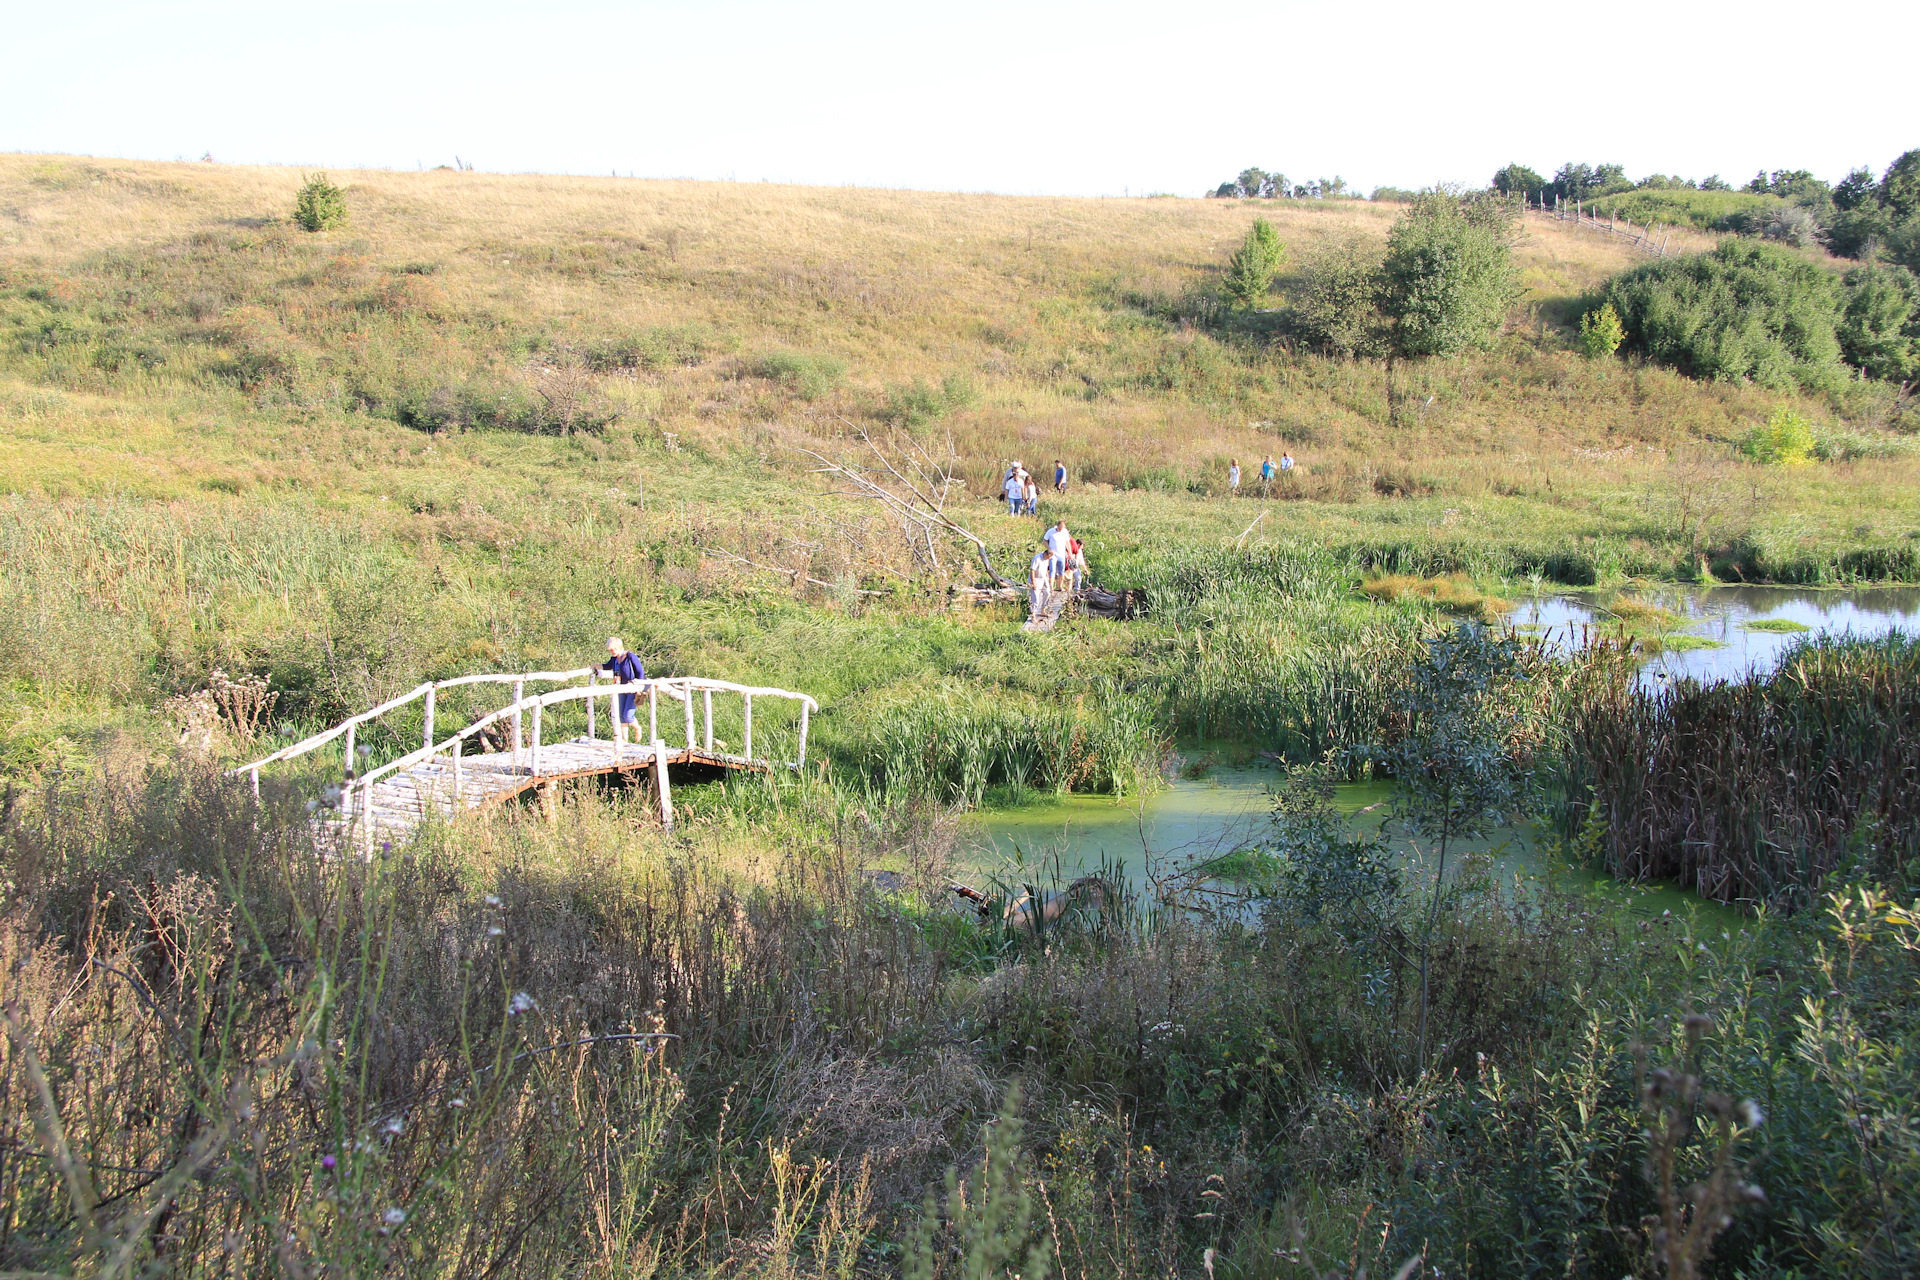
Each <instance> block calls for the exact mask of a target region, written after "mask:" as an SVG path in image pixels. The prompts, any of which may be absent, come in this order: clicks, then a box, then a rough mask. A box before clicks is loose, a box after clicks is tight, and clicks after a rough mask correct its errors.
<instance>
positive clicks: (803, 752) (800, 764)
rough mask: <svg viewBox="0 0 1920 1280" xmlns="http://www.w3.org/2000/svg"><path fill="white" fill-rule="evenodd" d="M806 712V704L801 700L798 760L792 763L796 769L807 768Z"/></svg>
mask: <svg viewBox="0 0 1920 1280" xmlns="http://www.w3.org/2000/svg"><path fill="white" fill-rule="evenodd" d="M807 710H808V706H807V703H806V702H805V701H804V700H802V702H801V703H800V758H799V759H798V760H795V761H794V767H795V768H796V769H804V768H806V767H807Z"/></svg>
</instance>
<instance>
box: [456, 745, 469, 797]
mask: <svg viewBox="0 0 1920 1280" xmlns="http://www.w3.org/2000/svg"><path fill="white" fill-rule="evenodd" d="M466 742H467V740H466V739H465V738H455V739H454V740H453V807H454V808H456V809H458V808H459V807H460V805H461V801H462V799H463V795H462V791H461V786H460V784H461V782H462V779H461V777H460V748H461V747H463V746H465V745H466Z"/></svg>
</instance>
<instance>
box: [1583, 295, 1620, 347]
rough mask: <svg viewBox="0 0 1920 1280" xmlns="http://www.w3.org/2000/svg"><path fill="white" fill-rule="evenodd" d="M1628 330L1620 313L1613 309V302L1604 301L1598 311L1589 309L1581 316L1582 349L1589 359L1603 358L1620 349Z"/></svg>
mask: <svg viewBox="0 0 1920 1280" xmlns="http://www.w3.org/2000/svg"><path fill="white" fill-rule="evenodd" d="M1626 337H1627V330H1626V327H1625V326H1624V325H1622V324H1621V323H1620V313H1619V312H1618V311H1615V310H1614V309H1613V304H1612V303H1611V302H1603V303H1601V304H1600V308H1599V310H1597V311H1589V312H1587V313H1586V314H1585V315H1583V316H1581V317H1580V349H1581V350H1582V351H1584V352H1586V354H1587V359H1589V360H1602V359H1605V358H1606V357H1607V356H1610V355H1612V354H1613V353H1614V352H1616V351H1618V350H1619V349H1620V344H1621V343H1622V342H1624V341H1626Z"/></svg>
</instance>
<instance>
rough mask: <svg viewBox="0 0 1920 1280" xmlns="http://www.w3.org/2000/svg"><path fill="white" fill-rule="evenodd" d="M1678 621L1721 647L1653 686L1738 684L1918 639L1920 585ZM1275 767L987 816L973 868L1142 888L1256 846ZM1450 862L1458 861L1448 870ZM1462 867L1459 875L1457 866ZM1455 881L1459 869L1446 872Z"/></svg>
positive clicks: (1373, 809)
mask: <svg viewBox="0 0 1920 1280" xmlns="http://www.w3.org/2000/svg"><path fill="white" fill-rule="evenodd" d="M1643 598H1649V599H1651V600H1652V601H1653V602H1654V603H1657V604H1659V605H1661V606H1662V607H1664V608H1666V609H1669V610H1671V611H1672V612H1673V613H1675V614H1677V615H1679V620H1678V621H1677V622H1676V623H1674V624H1673V626H1672V628H1671V631H1672V633H1674V634H1683V635H1691V636H1697V637H1701V638H1704V639H1707V640H1711V641H1714V642H1715V643H1716V646H1717V647H1714V648H1699V649H1669V650H1667V651H1665V652H1663V653H1660V654H1659V655H1657V656H1655V657H1653V658H1651V659H1649V661H1648V663H1647V666H1646V668H1645V676H1646V678H1647V679H1648V680H1649V681H1652V680H1657V679H1659V678H1660V677H1662V676H1665V677H1667V678H1669V679H1672V678H1679V677H1682V676H1686V677H1691V678H1694V679H1699V680H1725V679H1735V678H1738V677H1740V676H1743V675H1745V674H1747V673H1748V672H1750V671H1755V670H1764V669H1766V668H1768V667H1771V666H1772V665H1773V664H1774V663H1775V662H1776V661H1777V660H1778V659H1779V657H1780V655H1781V654H1782V653H1784V652H1785V651H1786V650H1787V649H1789V648H1790V647H1791V646H1792V645H1793V644H1794V643H1795V642H1797V641H1798V640H1800V639H1801V638H1803V637H1805V636H1809V635H1822V634H1826V635H1844V634H1852V635H1855V636H1861V637H1870V636H1884V635H1886V634H1888V633H1889V632H1892V631H1896V630H1898V631H1905V632H1907V633H1908V634H1912V635H1920V588H1913V587H1871V588H1856V589H1849V590H1811V589H1795V588H1783V587H1739V586H1732V587H1709V588H1706V589H1703V590H1692V591H1679V590H1675V591H1671V592H1667V593H1664V594H1655V595H1652V596H1649V597H1643ZM1609 617H1610V615H1609V614H1608V613H1607V612H1606V610H1605V606H1604V603H1603V602H1601V601H1600V600H1598V599H1590V598H1587V597H1581V596H1541V597H1537V598H1535V599H1532V600H1529V601H1525V602H1523V603H1522V604H1521V605H1520V607H1519V608H1518V609H1516V610H1515V611H1514V612H1513V614H1512V615H1511V616H1510V619H1509V620H1510V622H1511V623H1512V624H1513V625H1514V626H1515V627H1516V628H1519V629H1520V630H1522V632H1523V633H1525V634H1544V635H1545V636H1547V637H1548V638H1549V639H1550V640H1552V641H1554V642H1557V643H1561V644H1567V643H1579V641H1580V636H1581V629H1582V628H1583V627H1586V626H1592V625H1594V624H1601V625H1605V624H1606V623H1607V622H1608V621H1609ZM1769 619H1785V620H1787V621H1790V622H1794V623H1799V624H1800V625H1802V626H1804V627H1805V628H1806V630H1805V631H1794V632H1778V631H1767V630H1754V629H1751V628H1752V626H1753V624H1755V623H1760V622H1764V621H1766V620H1769ZM1279 779H1280V774H1279V772H1278V771H1277V770H1274V769H1269V768H1244V769H1228V768H1221V769H1215V770H1213V771H1212V772H1211V773H1209V774H1208V775H1207V776H1206V777H1204V778H1200V779H1181V780H1179V781H1176V782H1174V783H1173V784H1172V785H1171V786H1170V787H1168V788H1166V789H1164V790H1162V791H1158V792H1156V793H1154V794H1153V795H1151V796H1147V797H1144V798H1141V797H1135V798H1131V799H1121V800H1115V799H1113V798H1111V797H1106V796H1068V797H1063V798H1059V799H1053V800H1048V801H1046V802H1044V803H1040V804H1036V805H1032V806H1027V807H1022V808H1016V809H1002V810H989V811H986V812H982V813H979V814H976V815H974V816H973V817H971V818H970V819H969V821H968V834H969V838H970V846H971V854H972V858H971V860H972V861H973V862H974V864H975V866H976V868H977V869H978V870H979V871H980V872H981V873H983V874H1001V875H1006V874H1010V873H1012V872H1013V871H1014V870H1015V869H1017V868H1031V869H1032V871H1031V872H1021V874H1036V877H1037V878H1040V879H1049V880H1050V879H1052V877H1053V876H1055V875H1058V876H1059V877H1061V878H1062V879H1069V878H1071V877H1073V876H1076V875H1081V874H1085V873H1086V872H1089V871H1093V870H1097V869H1099V868H1100V867H1102V866H1118V867H1119V868H1120V869H1121V870H1122V871H1123V872H1124V873H1125V874H1126V875H1127V876H1128V877H1129V878H1131V879H1132V880H1134V881H1135V882H1136V883H1137V882H1140V881H1142V880H1144V879H1146V878H1147V876H1148V875H1149V874H1152V873H1158V874H1165V873H1167V872H1171V871H1175V870H1177V869H1178V868H1179V867H1181V866H1183V865H1188V864H1192V863H1198V862H1203V861H1205V860H1207V859H1209V858H1213V857H1218V856H1219V855H1221V854H1224V853H1230V852H1232V851H1233V850H1235V849H1241V848H1246V847H1248V846H1250V845H1257V844H1259V843H1261V842H1262V841H1263V840H1264V838H1265V835H1266V832H1267V829H1268V827H1269V825H1270V822H1271V813H1272V806H1273V798H1272V791H1273V787H1274V785H1275V784H1276V783H1277V782H1278V781H1279ZM1390 796H1391V788H1390V787H1389V786H1386V785H1384V784H1370V785H1361V786H1346V787H1341V788H1340V789H1339V791H1338V794H1337V797H1336V803H1337V804H1338V805H1339V807H1340V808H1341V809H1342V810H1343V811H1344V812H1346V813H1348V814H1351V815H1352V816H1353V820H1354V821H1355V822H1357V823H1363V824H1368V825H1373V824H1378V823H1379V822H1381V821H1382V820H1383V819H1384V818H1385V817H1386V814H1387V808H1388V806H1387V804H1386V802H1387V801H1388V799H1389V798H1390ZM1390 834H1393V835H1395V839H1394V841H1393V847H1394V849H1395V851H1396V852H1397V854H1398V856H1399V857H1400V859H1401V860H1402V862H1403V864H1404V865H1405V866H1406V867H1407V868H1408V870H1409V871H1410V872H1412V873H1413V874H1414V875H1416V876H1426V875H1431V873H1432V872H1431V866H1432V856H1431V851H1430V850H1429V849H1428V848H1427V847H1426V846H1425V845H1424V843H1421V842H1415V841H1411V840H1408V839H1406V838H1405V837H1404V836H1401V835H1399V834H1398V833H1397V832H1390ZM1460 852H1462V853H1471V852H1481V853H1485V854H1488V855H1489V856H1491V857H1492V858H1493V860H1494V864H1495V866H1496V868H1497V869H1498V872H1499V874H1500V876H1501V878H1502V880H1503V881H1505V882H1507V883H1510V884H1515V885H1517V886H1520V887H1524V886H1525V885H1527V884H1530V883H1533V884H1537V883H1540V882H1541V881H1543V880H1552V881H1554V882H1556V883H1560V884H1563V885H1566V886H1576V887H1583V888H1586V889H1588V890H1590V891H1592V892H1596V893H1605V894H1608V895H1609V896H1617V897H1619V898H1621V899H1622V900H1623V902H1624V903H1625V904H1626V905H1627V906H1628V908H1629V910H1631V911H1633V912H1635V913H1646V914H1651V915H1656V916H1657V915H1659V914H1660V913H1661V912H1662V911H1664V910H1675V911H1684V910H1686V909H1688V908H1690V907H1698V908H1700V909H1701V910H1702V911H1704V912H1706V913H1707V914H1708V915H1709V916H1713V917H1719V916H1725V917H1726V918H1728V919H1732V918H1735V917H1734V916H1733V913H1731V912H1729V911H1728V909H1727V908H1724V907H1720V906H1718V905H1717V904H1713V903H1706V902H1703V901H1702V900H1701V899H1699V898H1697V897H1695V896H1694V895H1692V894H1687V893H1681V892H1679V891H1677V890H1674V889H1671V888H1668V887H1665V886H1659V885H1654V886H1643V887H1629V886H1620V885H1615V884H1613V883H1612V882H1610V881H1608V880H1606V879H1605V878H1604V877H1602V876H1598V875H1596V874H1595V873H1593V872H1590V871H1587V870H1585V869H1584V868H1578V867H1572V866H1568V865H1566V864H1565V863H1564V862H1561V861H1559V860H1558V859H1557V858H1555V857H1554V856H1553V855H1552V854H1551V853H1550V852H1548V851H1547V849H1546V848H1545V847H1543V845H1542V842H1541V841H1540V839H1539V837H1538V835H1537V833H1536V832H1534V831H1533V830H1532V829H1531V828H1528V827H1516V828H1513V829H1511V830H1507V831H1501V832H1497V833H1496V834H1495V835H1494V836H1493V838H1492V839H1491V840H1483V841H1476V842H1472V843H1469V844H1467V845H1464V846H1461V847H1460ZM1449 861H1450V862H1452V859H1451V858H1450V859H1449ZM1454 865H1457V863H1456V864H1454ZM1449 870H1450V873H1451V868H1450V869H1449Z"/></svg>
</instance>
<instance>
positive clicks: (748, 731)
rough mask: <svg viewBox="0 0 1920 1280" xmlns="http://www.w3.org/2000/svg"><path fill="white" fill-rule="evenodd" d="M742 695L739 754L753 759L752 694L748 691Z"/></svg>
mask: <svg viewBox="0 0 1920 1280" xmlns="http://www.w3.org/2000/svg"><path fill="white" fill-rule="evenodd" d="M743 696H744V698H745V700H746V701H745V703H744V704H743V709H742V710H741V712H740V722H741V725H742V728H741V731H740V732H741V736H742V739H743V741H742V742H741V745H740V754H741V755H743V756H745V757H746V758H747V759H749V760H751V759H753V695H752V694H750V693H749V694H745V695H743Z"/></svg>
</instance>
